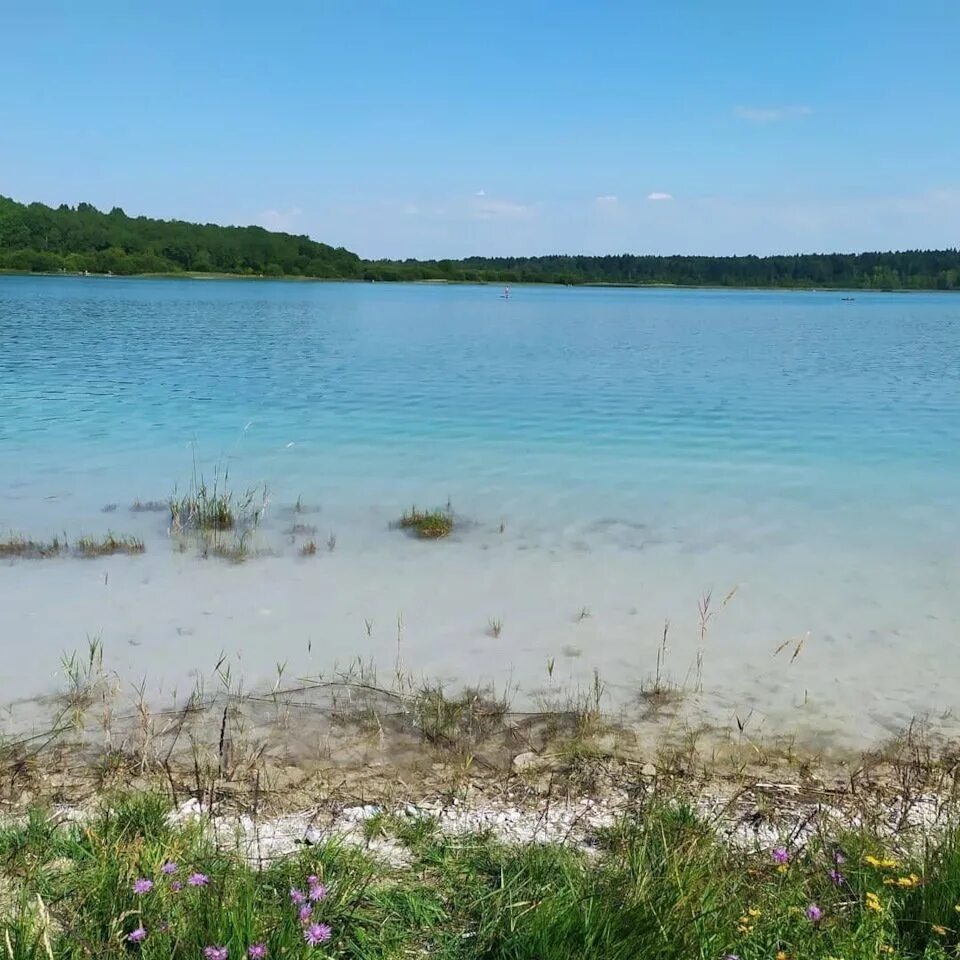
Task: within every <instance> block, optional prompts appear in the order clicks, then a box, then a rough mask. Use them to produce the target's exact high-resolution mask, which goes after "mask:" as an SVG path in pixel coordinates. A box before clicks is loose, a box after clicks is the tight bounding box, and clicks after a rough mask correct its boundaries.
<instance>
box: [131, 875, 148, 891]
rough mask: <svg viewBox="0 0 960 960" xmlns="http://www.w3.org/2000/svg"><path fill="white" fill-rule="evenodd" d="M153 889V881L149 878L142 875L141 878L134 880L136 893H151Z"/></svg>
mask: <svg viewBox="0 0 960 960" xmlns="http://www.w3.org/2000/svg"><path fill="white" fill-rule="evenodd" d="M152 889H153V881H152V880H148V879H147V878H146V877H141V878H140V879H139V880H134V881H133V892H134V893H149V892H150V891H151V890H152Z"/></svg>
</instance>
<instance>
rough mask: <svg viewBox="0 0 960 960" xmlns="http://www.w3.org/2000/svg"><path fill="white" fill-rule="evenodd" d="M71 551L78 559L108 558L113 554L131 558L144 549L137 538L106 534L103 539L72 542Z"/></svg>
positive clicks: (95, 538)
mask: <svg viewBox="0 0 960 960" xmlns="http://www.w3.org/2000/svg"><path fill="white" fill-rule="evenodd" d="M73 549H74V550H75V551H76V553H77V556H79V557H109V556H112V555H113V554H115V553H124V554H128V555H130V556H133V555H135V554H138V553H143V552H144V551H145V550H146V547H144V545H143V541H142V540H141V539H140V538H139V537H131V536H120V537H117V536H114V535H113V534H112V533H108V534H107V535H106V536H105V537H100V538H97V537H81V538H80V539H79V540H77V541H75V542H74V545H73Z"/></svg>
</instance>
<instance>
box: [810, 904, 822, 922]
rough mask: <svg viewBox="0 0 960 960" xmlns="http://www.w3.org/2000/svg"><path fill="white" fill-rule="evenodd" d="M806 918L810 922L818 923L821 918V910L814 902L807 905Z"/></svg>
mask: <svg viewBox="0 0 960 960" xmlns="http://www.w3.org/2000/svg"><path fill="white" fill-rule="evenodd" d="M807 919H808V920H809V921H810V922H811V923H819V922H820V921H821V920H822V919H823V911H822V910H821V909H820V908H819V907H818V906H817V905H816V904H815V903H811V904H810V906H809V907H807Z"/></svg>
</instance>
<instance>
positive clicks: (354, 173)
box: [0, 0, 960, 258]
mask: <svg viewBox="0 0 960 960" xmlns="http://www.w3.org/2000/svg"><path fill="white" fill-rule="evenodd" d="M0 34H2V35H3V37H4V41H3V55H2V56H0V194H3V195H6V196H11V197H13V198H14V199H17V200H21V201H34V200H39V201H42V202H44V203H49V204H59V203H70V204H75V203H77V202H79V201H86V202H89V203H93V204H95V205H96V206H98V207H100V208H103V209H110V208H111V207H113V206H120V207H122V208H123V209H124V210H125V211H126V212H127V213H128V214H131V215H133V214H145V215H147V216H156V217H163V218H178V219H185V220H196V221H203V222H214V223H225V224H248V223H259V224H262V225H263V226H265V227H267V228H268V229H272V230H288V231H291V232H293V233H298V234H307V235H309V236H311V237H313V238H315V239H317V240H322V241H324V242H326V243H331V244H333V245H337V246H341V245H342V246H345V247H347V248H349V249H351V250H355V251H356V252H357V253H359V254H360V255H361V256H365V257H374V258H377V257H391V258H404V257H418V258H427V257H437V258H440V257H462V256H469V255H473V254H476V255H489V256H493V255H507V256H509V255H536V254H546V253H588V254H605V253H623V252H630V253H659V254H671V253H682V254H710V255H717V254H746V253H755V254H769V253H796V252H816V251H821V252H822V251H859V250H877V249H912V248H934V247H940V248H942V247H956V246H958V245H960V122H958V121H960V41H958V39H957V38H958V37H960V3H957V2H956V0H911V2H910V3H905V2H903V0H896V2H894V0H872V2H862V0H830V2H824V0H806V2H805V3H803V4H773V3H770V2H769V0H765V2H755V0H726V2H723V3H721V2H718V0H655V2H644V0H632V2H619V0H617V2H604V0H593V2H590V3H588V2H586V0H580V2H566V0H553V2H550V3H547V2H528V0H513V2H500V0H487V2H484V3H467V2H464V0H446V2H434V0H407V2H405V3H399V2H389V0H382V2H367V0H285V2H284V3H275V4H269V3H264V2H262V0H258V2H250V0H232V2H231V3H229V4H227V3H223V2H220V0H210V2H208V3H204V4H200V3H196V2H195V0H194V2H191V3H186V2H182V0H167V2H165V3H163V4H145V3H131V2H130V0H123V2H114V0H85V2H84V3H80V2H79V0H29V2H27V0H0Z"/></svg>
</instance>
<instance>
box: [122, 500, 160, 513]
mask: <svg viewBox="0 0 960 960" xmlns="http://www.w3.org/2000/svg"><path fill="white" fill-rule="evenodd" d="M169 509H170V501H169V500H134V501H133V503H131V504H130V512H131V513H166V512H167V510H169Z"/></svg>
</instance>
